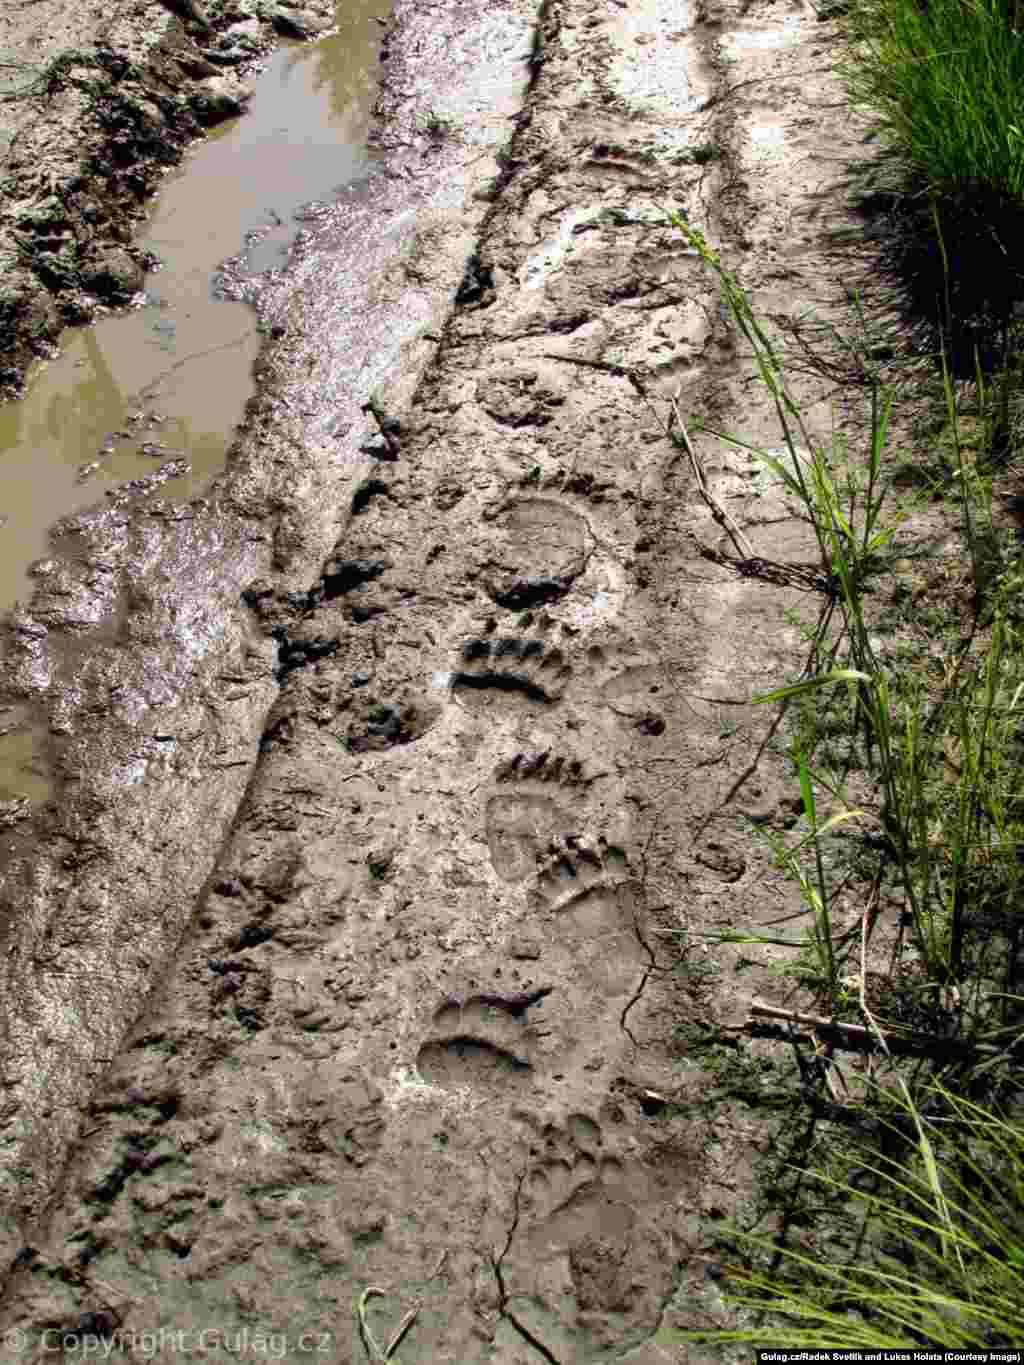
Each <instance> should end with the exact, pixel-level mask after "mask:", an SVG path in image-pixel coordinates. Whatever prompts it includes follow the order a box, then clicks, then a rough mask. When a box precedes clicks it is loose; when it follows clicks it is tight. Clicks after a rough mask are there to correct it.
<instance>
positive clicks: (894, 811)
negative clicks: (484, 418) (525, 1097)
mask: <svg viewBox="0 0 1024 1365" xmlns="http://www.w3.org/2000/svg"><path fill="white" fill-rule="evenodd" d="M670 221H672V223H673V225H674V226H675V227H677V228H679V229H680V230H682V231H683V232H684V233H685V234H686V235H687V237H688V238H689V240H690V243H691V245H693V246H694V247H695V248H696V249H697V251H698V252H699V253H700V254H701V256H702V257H703V260H704V262H705V264H706V265H707V266H708V267H709V268H710V269H711V270H712V271H714V272H715V273H716V274H717V276H718V279H719V282H720V284H721V288H722V293H723V296H724V299H725V302H726V305H727V306H728V308H729V310H730V312H731V313H732V316H733V319H734V322H735V324H736V326H737V329H738V330H739V332H740V334H741V335H742V337H743V338H744V340H745V342H746V343H747V345H748V346H749V349H750V353H751V354H752V356H753V358H754V361H755V363H756V365H757V367H758V370H759V373H760V378H761V381H762V383H763V385H764V387H765V389H766V391H767V392H768V394H769V395H770V398H771V401H772V402H773V404H774V407H775V411H776V413H777V416H778V420H779V427H780V431H781V434H782V439H783V443H784V444H783V446H782V447H780V448H778V449H773V450H769V451H766V450H760V449H757V448H755V447H752V446H750V445H748V444H747V443H745V442H744V441H743V440H741V439H739V438H738V437H733V436H730V435H727V434H726V433H724V432H721V431H715V432H713V433H712V434H714V435H716V436H718V437H719V438H720V439H722V440H724V441H726V442H728V443H730V444H733V445H735V446H738V447H741V448H744V449H747V450H750V451H752V452H753V454H754V455H755V456H756V457H757V458H758V459H760V460H761V461H762V462H763V464H764V465H765V466H766V467H767V468H768V469H769V470H770V471H771V472H772V473H773V474H774V476H775V477H776V478H777V479H778V480H779V481H781V483H782V484H783V486H784V488H785V489H786V491H787V492H788V493H789V494H790V495H791V496H792V497H794V498H796V499H797V500H798V501H799V502H800V503H801V504H802V507H803V511H804V513H805V515H806V517H807V520H808V522H809V523H810V525H811V526H813V528H814V534H815V537H816V540H817V544H818V549H819V552H820V555H821V561H822V564H823V566H824V568H825V572H826V574H827V579H826V584H827V586H826V588H825V590H824V591H822V594H821V595H822V599H823V600H822V605H821V609H820V611H819V613H818V616H817V619H816V620H815V621H814V622H813V623H812V624H809V625H808V626H807V627H806V629H805V632H804V633H805V639H806V641H807V643H808V646H809V649H808V659H807V664H806V668H805V671H804V673H803V674H802V675H801V676H799V677H796V678H793V679H791V680H790V681H789V682H788V683H787V684H786V685H785V686H781V687H778V688H775V689H773V690H771V691H769V692H767V693H765V694H763V695H762V696H760V697H759V698H757V700H759V701H761V702H764V703H766V704H772V705H774V704H778V705H781V706H783V707H784V708H785V709H786V718H787V721H788V722H789V725H788V732H787V733H788V739H787V741H786V744H785V755H786V757H787V758H788V760H789V762H790V764H791V767H792V771H793V773H794V775H795V779H796V782H797V785H798V789H799V792H800V811H801V812H802V813H801V814H800V816H799V818H798V820H797V822H796V824H795V827H792V828H790V829H789V830H787V831H785V832H781V833H780V832H778V831H776V830H770V829H767V828H764V829H762V830H761V831H760V834H759V837H761V838H763V839H765V840H767V841H768V843H769V844H770V846H771V850H772V853H773V855H774V858H775V861H776V864H777V866H779V867H781V868H782V869H783V870H784V871H785V872H786V873H787V875H788V877H789V879H790V880H791V881H792V882H793V883H794V884H795V885H796V886H797V887H798V888H799V891H800V893H801V900H802V905H803V922H804V924H805V926H806V927H805V928H804V929H803V931H802V932H800V933H794V932H791V931H789V929H788V926H786V932H782V931H781V930H780V931H779V932H774V933H766V932H765V931H764V930H763V929H760V928H746V927H744V926H742V925H736V926H733V927H731V928H729V929H727V930H725V931H724V932H720V933H716V934H713V935H712V934H706V935H704V937H705V938H706V939H713V940H715V941H718V942H723V943H730V944H760V945H766V944H771V945H776V946H782V947H785V948H788V949H790V950H791V956H789V958H788V959H787V961H786V962H784V963H783V964H780V966H779V967H778V971H779V972H780V973H781V974H784V975H786V976H788V977H789V978H791V979H792V980H794V981H796V982H798V983H799V984H800V985H802V986H803V987H804V988H805V989H808V990H809V991H810V992H811V994H812V997H813V998H814V999H815V1001H816V1002H817V1007H818V1008H819V1009H820V1010H821V1011H822V1012H823V1014H824V1016H825V1017H824V1019H822V1018H821V1017H818V1018H817V1019H815V1018H814V1017H811V1016H808V1015H807V1014H806V1013H804V1014H800V1013H798V1012H787V1011H783V1012H782V1014H783V1017H785V1018H787V1019H788V1020H789V1029H790V1033H789V1035H788V1037H789V1040H790V1041H791V1042H792V1043H793V1045H794V1047H796V1048H797V1050H798V1056H799V1045H798V1043H797V1041H796V1038H797V1035H796V1034H795V1033H794V1031H793V1024H794V1022H796V1023H799V1024H800V1025H801V1026H802V1027H803V1028H804V1029H805V1030H806V1028H807V1027H808V1026H810V1028H811V1034H810V1039H811V1040H817V1043H818V1044H819V1045H820V1046H818V1047H816V1049H815V1052H814V1054H813V1056H811V1057H806V1056H804V1057H803V1059H802V1060H801V1062H800V1071H801V1083H800V1087H799V1096H800V1097H801V1098H802V1099H803V1100H804V1101H805V1102H806V1103H807V1104H808V1105H809V1106H810V1109H811V1126H812V1128H813V1125H814V1124H815V1123H816V1122H818V1121H820V1120H822V1119H823V1120H825V1121H826V1122H827V1123H828V1124H829V1126H830V1128H831V1129H832V1134H831V1136H830V1137H829V1139H828V1141H827V1142H825V1143H819V1144H817V1146H816V1148H815V1159H814V1161H812V1160H811V1156H810V1153H811V1145H810V1143H809V1144H808V1146H807V1147H806V1149H805V1150H804V1151H803V1153H802V1154H801V1155H800V1159H799V1161H798V1162H797V1163H796V1164H795V1165H793V1167H792V1173H793V1182H794V1183H793V1189H794V1190H797V1189H798V1190H799V1191H800V1199H799V1200H798V1201H797V1202H796V1203H792V1204H791V1206H790V1207H788V1208H787V1210H786V1211H785V1215H784V1216H782V1217H781V1221H780V1219H779V1218H776V1219H775V1222H774V1227H773V1229H772V1230H771V1231H769V1232H768V1233H765V1231H764V1229H763V1228H759V1227H758V1226H757V1224H756V1222H755V1223H750V1222H748V1223H747V1224H746V1225H744V1226H738V1227H737V1228H736V1229H735V1230H734V1242H735V1246H734V1247H733V1252H734V1255H733V1259H738V1260H739V1264H738V1265H734V1266H732V1267H730V1269H729V1272H728V1274H727V1275H726V1277H725V1278H726V1289H727V1296H726V1297H727V1303H728V1305H729V1309H730V1312H731V1313H732V1314H733V1317H732V1323H733V1325H732V1326H730V1327H728V1328H723V1329H722V1330H719V1331H715V1332H711V1333H700V1334H686V1339H690V1340H693V1339H700V1340H714V1341H716V1342H718V1343H725V1342H740V1341H745V1342H755V1341H756V1342H757V1343H758V1344H759V1345H761V1346H770V1345H778V1346H783V1345H785V1346H790V1347H801V1346H810V1347H826V1346H833V1347H839V1346H847V1347H852V1346H864V1347H873V1348H884V1347H913V1346H944V1347H946V1348H959V1349H967V1348H992V1347H998V1346H1013V1345H1015V1344H1019V1340H1020V1338H1021V1334H1022V1332H1024V1314H1022V1310H1021V1308H1020V1304H1021V1303H1022V1302H1024V1295H1022V1293H1021V1290H1022V1289H1024V1124H1022V1123H1021V1113H1020V1110H1021V1099H1022V1093H1021V1091H1020V1090H1019V1089H1018V1088H1017V1087H1019V1086H1020V1077H1021V1074H1022V1073H1021V1060H1022V1057H1024V994H1022V976H1024V969H1022V957H1024V953H1022V948H1024V913H1022V911H1021V908H1020V907H1021V906H1022V904H1024V857H1022V853H1024V793H1022V790H1021V780H1020V775H1021V771H1022V769H1024V725H1022V722H1024V619H1022V617H1024V606H1022V600H1024V599H1022V593H1024V552H1022V547H1021V545H1020V543H1019V540H1018V538H1017V537H1016V536H1015V535H1011V534H1008V533H1006V532H1004V531H1000V530H999V528H998V527H997V525H996V522H995V518H994V517H993V487H994V478H995V473H996V470H997V469H998V468H999V467H1000V462H1001V461H1004V460H1005V458H1006V455H1007V452H1008V450H1011V449H1012V440H1010V441H1009V442H1008V441H1007V439H1006V433H1007V431H1010V432H1011V436H1012V424H1010V425H1009V426H1008V424H1007V421H1006V420H1005V418H1006V414H1007V412H1009V411H1010V410H1011V407H1012V405H1008V404H1006V403H1002V400H1000V399H998V398H994V397H993V394H992V389H991V385H990V381H989V380H988V379H987V377H986V376H985V374H984V372H983V368H982V366H981V365H980V364H976V367H975V375H974V379H973V382H972V383H969V384H964V383H958V382H957V381H956V379H955V378H954V375H953V372H952V368H951V366H950V365H949V364H948V363H947V361H946V357H945V356H944V355H943V356H942V357H940V359H941V364H940V371H939V376H938V382H939V383H940V385H941V390H940V392H941V398H942V401H943V404H944V410H945V411H944V420H943V426H942V433H943V442H944V444H943V447H942V450H941V452H940V454H941V462H942V464H943V466H944V470H945V477H944V478H942V480H941V481H938V480H937V481H936V482H935V484H934V485H933V486H937V487H940V488H942V489H943V490H944V491H945V492H946V494H947V495H950V496H952V497H953V498H955V500H956V505H957V507H958V510H959V519H960V537H961V541H962V545H963V555H962V568H961V569H960V570H959V577H958V578H957V580H956V582H951V583H950V584H949V585H948V586H947V588H946V590H945V593H944V600H942V601H938V602H935V603H932V604H931V605H930V607H923V606H920V605H917V604H915V603H913V600H912V605H913V607H914V611H913V615H914V626H915V631H914V633H913V634H912V636H911V638H910V640H909V641H908V640H907V639H906V638H902V639H901V640H899V641H889V640H887V639H886V638H885V632H884V630H882V629H881V620H880V618H883V619H884V617H885V616H886V615H887V614H891V612H892V611H893V610H899V611H906V610H907V605H908V604H907V601H906V597H905V596H904V595H903V593H902V592H901V591H897V588H898V586H899V584H898V580H895V570H894V565H895V564H897V563H900V564H905V563H906V561H907V559H908V557H909V554H908V552H909V547H908V546H907V545H906V544H901V545H899V546H898V547H897V541H896V537H897V535H898V534H899V532H900V527H901V524H902V522H903V520H904V517H905V513H906V503H905V502H903V503H901V502H900V501H898V500H897V499H896V496H895V491H894V488H893V480H892V478H891V468H890V466H891V463H892V462H891V460H890V457H889V452H888V442H889V434H890V422H891V417H892V413H893V409H894V405H895V403H896V402H897V399H898V398H899V395H900V391H899V389H897V388H896V387H894V386H893V384H891V383H887V382H885V380H884V378H883V377H882V375H881V374H880V373H879V372H878V371H877V370H875V371H872V370H871V368H870V367H869V366H864V367H862V368H861V371H860V380H861V383H860V388H859V391H860V392H861V393H862V394H863V396H864V399H865V402H866V405H867V419H866V421H865V422H864V424H863V427H864V432H865V437H864V443H863V449H862V450H860V451H859V452H858V451H856V450H853V451H851V449H850V448H848V446H847V445H846V443H845V442H843V441H842V440H838V439H837V440H834V441H833V442H832V443H831V445H829V446H827V447H826V446H823V445H822V443H821V442H820V441H816V440H815V439H814V437H813V435H812V433H811V431H810V430H809V428H808V426H807V423H806V421H805V418H804V414H803V412H802V410H801V408H800V405H799V403H798V402H797V401H796V399H795V398H794V396H793V394H792V391H791V390H790V388H789V387H788V386H787V381H786V378H785V375H784V373H783V367H782V364H781V361H780V356H779V352H778V350H777V348H776V346H775V345H774V343H773V342H772V341H771V340H770V339H769V337H768V336H767V334H766V332H765V331H764V329H763V327H762V325H761V323H760V322H759V320H758V319H757V318H756V317H755V316H754V314H753V311H752V309H751V306H750V303H749V300H748V298H747V296H746V295H745V293H744V291H743V290H742V289H741V288H740V286H739V284H738V283H737V281H736V279H735V278H734V277H733V276H732V275H731V274H730V273H729V272H728V271H727V270H726V269H725V268H724V266H723V265H722V263H721V261H720V259H719V257H718V256H717V255H716V253H715V252H714V251H713V250H712V249H711V248H710V247H709V246H708V244H707V242H706V241H705V239H704V238H703V236H702V235H701V234H700V233H699V232H698V231H697V230H696V229H694V228H692V227H690V226H689V225H688V224H687V223H686V222H685V221H684V220H683V219H682V218H681V217H679V216H678V215H670ZM1012 392H1013V389H1012V386H1011V395H1012ZM1001 404H1002V405H1001ZM704 429H705V430H708V431H710V428H708V427H705V428H704ZM894 581H895V582H896V588H893V590H892V591H891V592H890V593H889V594H888V595H887V594H885V593H880V592H877V591H875V590H876V588H877V587H878V586H879V585H880V584H882V583H884V582H890V583H892V582H894ZM951 589H952V590H953V591H955V592H956V593H958V594H959V598H960V599H961V600H956V599H955V598H954V597H953V591H951ZM908 591H909V590H908ZM929 612H930V614H929ZM854 780H855V782H856V786H857V798H858V799H857V800H856V801H854V799H853V798H852V795H851V790H850V788H851V785H852V784H853V782H854ZM851 855H852V856H851ZM851 873H852V874H854V875H853V877H852V878H851ZM851 882H852V884H853V886H854V889H855V890H856V891H857V892H858V898H859V902H860V904H859V907H858V909H857V912H856V913H855V914H854V915H853V918H852V920H851V916H850V914H849V913H848V912H847V910H846V907H845V904H844V900H843V897H842V894H841V893H843V892H845V891H846V890H847V889H848V888H849V886H850V885H851ZM882 898H884V899H885V901H886V903H887V906H888V908H889V909H890V910H894V911H895V912H896V914H895V916H890V918H893V919H894V920H895V922H896V923H897V924H898V925H899V933H898V936H897V941H896V943H895V945H894V948H893V951H892V952H891V953H890V956H889V965H888V968H887V969H886V970H885V971H883V972H879V971H878V970H876V969H875V961H874V960H873V959H871V958H869V957H868V953H869V950H870V945H871V939H872V934H873V932H874V929H875V926H876V923H877V921H878V914H879V905H880V901H881V899H882ZM682 942H683V947H684V957H685V959H686V960H687V961H692V957H693V943H692V940H683V941H682ZM869 967H870V968H871V970H869ZM689 970H690V971H691V972H692V970H693V968H692V966H691V967H690V968H689ZM761 1012H762V1013H763V1014H767V1015H769V1016H770V1015H771V1013H772V1010H771V1009H770V1008H769V1009H766V1010H762V1011H761ZM776 1012H777V1011H776ZM837 1028H838V1031H839V1033H838V1042H837V1036H836V1029H837ZM844 1028H846V1029H848V1030H851V1031H850V1032H847V1033H846V1034H843V1033H842V1030H843V1029H844ZM823 1029H824V1030H826V1032H827V1036H828V1038H829V1039H830V1041H829V1042H828V1044H827V1045H825V1044H824V1042H823V1036H824V1035H823V1033H822V1030H823ZM782 1036H783V1037H786V1036H787V1035H782ZM803 1037H804V1043H805V1045H806V1042H807V1041H808V1039H807V1034H806V1032H805V1033H804V1035H803ZM858 1039H859V1040H860V1042H857V1041H856V1040H858ZM851 1040H852V1041H851ZM837 1046H838V1048H839V1049H840V1050H842V1049H844V1048H845V1049H846V1051H853V1052H854V1053H855V1054H856V1052H857V1050H858V1048H859V1050H860V1053H861V1055H860V1056H859V1057H857V1058H856V1060H855V1061H854V1063H853V1065H852V1066H851V1067H850V1068H849V1074H847V1068H846V1066H845V1064H844V1065H843V1066H841V1065H840V1063H839V1059H838V1058H837V1056H836V1055H835V1053H836V1048H837ZM837 1133H840V1134H842V1140H841V1141H840V1140H838V1139H837V1137H836V1134H837ZM780 1188H781V1187H780ZM808 1190H812V1191H817V1196H815V1195H814V1194H813V1193H812V1194H811V1195H810V1196H809V1197H808V1195H807V1191H808ZM801 1201H802V1202H801ZM736 1247H739V1248H741V1251H740V1252H739V1253H738V1254H737V1253H736ZM737 1313H738V1314H739V1319H738V1321H739V1326H736V1325H735V1324H736V1322H737V1317H736V1314H737ZM680 1339H683V1338H682V1337H681V1338H680Z"/></svg>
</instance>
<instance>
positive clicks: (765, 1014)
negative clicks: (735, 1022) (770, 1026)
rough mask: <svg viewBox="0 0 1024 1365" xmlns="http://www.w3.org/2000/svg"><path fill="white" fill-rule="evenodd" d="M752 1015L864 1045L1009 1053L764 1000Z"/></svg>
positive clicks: (754, 1006)
mask: <svg viewBox="0 0 1024 1365" xmlns="http://www.w3.org/2000/svg"><path fill="white" fill-rule="evenodd" d="M750 1013H751V1014H752V1015H754V1016H755V1017H756V1018H759V1019H779V1020H783V1021H784V1022H786V1023H793V1024H804V1025H806V1026H807V1027H808V1028H812V1029H824V1030H826V1031H828V1032H832V1033H848V1034H850V1035H851V1036H852V1037H854V1038H861V1039H864V1040H865V1041H869V1042H870V1041H872V1040H874V1041H878V1042H883V1043H885V1044H886V1046H888V1044H889V1043H890V1042H892V1043H895V1044H897V1046H898V1045H899V1044H901V1043H902V1044H908V1043H909V1044H911V1045H912V1046H917V1047H940V1048H941V1047H945V1048H950V1049H952V1050H954V1051H960V1052H984V1053H987V1054H991V1053H999V1052H1003V1051H1006V1049H1004V1048H998V1047H996V1046H995V1045H994V1044H992V1043H970V1042H968V1041H966V1040H965V1039H959V1038H939V1037H936V1035H935V1034H933V1033H914V1032H912V1031H911V1030H909V1029H908V1030H907V1031H906V1032H905V1033H892V1032H885V1031H883V1030H882V1029H877V1031H876V1030H873V1029H869V1028H865V1027H864V1025H863V1024H847V1023H845V1022H844V1021H843V1020H841V1019H825V1018H823V1016H822V1015H820V1014H804V1013H802V1012H801V1011H800V1010H784V1009H780V1008H779V1006H778V1005H766V1004H765V1003H764V1001H763V1000H754V1001H752V1002H751V1005H750Z"/></svg>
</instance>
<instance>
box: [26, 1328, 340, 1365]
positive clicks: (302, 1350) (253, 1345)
mask: <svg viewBox="0 0 1024 1365" xmlns="http://www.w3.org/2000/svg"><path fill="white" fill-rule="evenodd" d="M334 1344H335V1343H334V1334H333V1332H321V1331H313V1330H310V1331H307V1332H300V1333H297V1334H291V1333H288V1332H268V1331H263V1330H262V1329H260V1328H258V1327H239V1328H231V1329H229V1330H226V1329H224V1328H218V1327H208V1328H203V1329H201V1330H192V1329H189V1328H183V1327H179V1328H171V1327H158V1328H155V1329H154V1330H153V1331H147V1332H135V1331H129V1330H127V1329H121V1328H117V1329H115V1330H113V1331H111V1332H104V1333H102V1334H101V1333H99V1332H83V1331H78V1330H76V1329H74V1328H59V1327H48V1328H45V1329H44V1330H43V1331H40V1332H32V1333H29V1332H25V1331H23V1330H22V1329H21V1328H20V1327H13V1328H11V1329H10V1330H9V1331H7V1332H5V1333H4V1334H3V1345H4V1346H6V1347H7V1349H8V1350H10V1351H13V1352H14V1353H15V1354H16V1355H21V1354H23V1353H24V1352H25V1351H26V1350H27V1349H28V1348H29V1346H33V1347H35V1348H36V1349H37V1350H41V1351H43V1352H44V1353H47V1354H50V1353H52V1354H53V1355H56V1354H57V1353H58V1352H63V1353H64V1356H65V1358H68V1357H70V1358H72V1359H75V1360H109V1359H110V1358H111V1357H112V1356H114V1355H120V1354H121V1353H122V1352H124V1351H134V1352H136V1353H137V1354H139V1355H141V1356H142V1357H143V1359H145V1360H152V1359H154V1358H155V1357H156V1356H159V1355H163V1354H170V1355H183V1356H189V1355H192V1354H193V1353H199V1354H203V1355H208V1354H213V1353H215V1352H220V1353H221V1355H222V1356H225V1357H232V1358H234V1359H239V1360H285V1359H288V1358H290V1357H293V1356H296V1355H305V1356H309V1357H310V1358H311V1359H313V1360H316V1359H318V1358H319V1359H321V1360H322V1359H324V1358H325V1357H327V1356H328V1355H330V1354H331V1352H332V1351H333V1348H334ZM215 1358H216V1357H215Z"/></svg>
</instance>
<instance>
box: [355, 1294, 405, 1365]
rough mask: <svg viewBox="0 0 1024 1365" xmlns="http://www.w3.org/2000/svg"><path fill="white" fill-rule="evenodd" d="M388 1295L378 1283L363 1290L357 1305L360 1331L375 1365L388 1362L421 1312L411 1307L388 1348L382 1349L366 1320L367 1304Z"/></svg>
mask: <svg viewBox="0 0 1024 1365" xmlns="http://www.w3.org/2000/svg"><path fill="white" fill-rule="evenodd" d="M387 1297H388V1292H387V1290H386V1289H378V1288H377V1287H376V1285H370V1287H369V1288H368V1289H364V1290H363V1292H362V1294H361V1295H360V1298H359V1302H358V1304H357V1305H356V1316H357V1317H358V1319H359V1332H360V1335H361V1336H362V1338H363V1345H364V1346H365V1347H366V1353H367V1355H368V1356H369V1357H370V1360H371V1361H372V1362H373V1365H386V1362H387V1361H389V1360H391V1358H392V1357H393V1356H394V1353H395V1351H396V1350H397V1349H398V1347H399V1345H400V1344H401V1342H402V1339H403V1337H404V1336H405V1334H406V1332H408V1330H409V1328H410V1327H411V1326H412V1325H413V1323H414V1322H415V1321H416V1319H417V1318H418V1317H419V1313H420V1310H419V1309H418V1308H411V1309H410V1310H409V1312H408V1313H406V1315H405V1317H404V1318H403V1319H402V1321H401V1322H400V1323H399V1324H398V1331H397V1332H396V1333H395V1335H394V1336H393V1337H392V1338H391V1341H390V1343H389V1345H388V1346H387V1348H386V1349H383V1350H382V1349H381V1347H380V1346H378V1344H377V1338H376V1337H375V1336H374V1335H373V1332H372V1331H371V1330H370V1325H369V1323H368V1322H367V1321H366V1305H367V1303H368V1302H369V1300H370V1299H371V1298H379V1299H386V1298H387ZM396 1365H397V1362H396Z"/></svg>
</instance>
